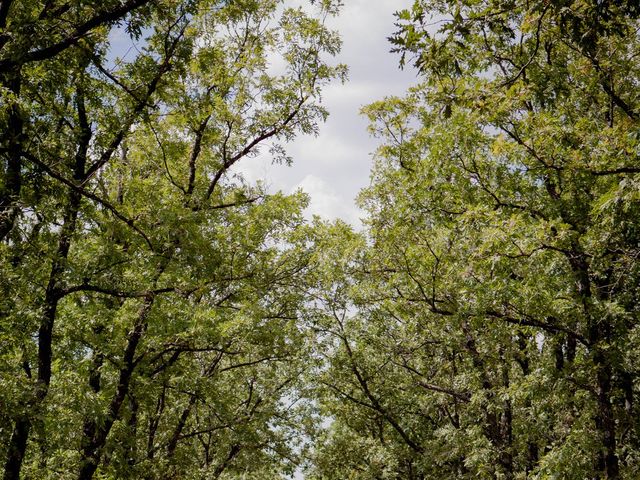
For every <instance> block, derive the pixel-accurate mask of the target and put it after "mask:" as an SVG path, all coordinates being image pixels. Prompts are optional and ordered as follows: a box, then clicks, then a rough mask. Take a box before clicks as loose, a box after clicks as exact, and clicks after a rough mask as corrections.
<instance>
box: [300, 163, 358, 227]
mask: <svg viewBox="0 0 640 480" xmlns="http://www.w3.org/2000/svg"><path fill="white" fill-rule="evenodd" d="M297 190H302V191H304V192H305V193H307V194H308V195H309V197H310V203H309V207H307V210H306V212H305V213H306V216H307V218H311V217H312V216H313V215H318V216H319V217H321V218H323V219H325V220H333V219H335V218H341V219H342V220H344V221H345V222H348V223H351V224H352V225H356V224H358V223H359V217H360V211H359V210H358V209H357V208H356V206H355V205H354V204H353V203H352V202H351V203H347V204H345V202H344V200H343V198H342V196H341V195H340V194H338V193H337V192H336V191H335V190H334V189H333V188H331V186H330V185H328V184H327V182H326V181H325V180H323V179H322V178H319V177H316V176H315V175H311V174H310V175H307V176H306V177H304V178H303V179H302V181H301V182H300V183H299V184H298V185H296V186H295V187H294V188H293V189H292V190H291V193H293V192H295V191H297Z"/></svg>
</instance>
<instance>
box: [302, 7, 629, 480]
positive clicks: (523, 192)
mask: <svg viewBox="0 0 640 480" xmlns="http://www.w3.org/2000/svg"><path fill="white" fill-rule="evenodd" d="M639 14H640V12H639V11H638V7H637V5H636V3H635V2H618V1H607V0H605V1H596V0H567V1H560V2H549V1H536V0H532V1H530V0H528V1H524V0H522V1H521V0H487V1H466V0H459V1H457V0H442V1H438V0H417V1H416V2H415V3H414V6H413V8H412V9H410V10H407V11H402V12H399V14H398V24H397V26H398V32H397V33H396V34H395V35H394V37H393V38H392V42H393V44H394V48H395V49H396V50H398V51H399V52H401V53H402V55H403V61H413V62H414V64H415V66H416V67H417V68H418V69H419V71H420V73H421V77H422V79H423V82H422V83H421V84H420V85H419V86H416V87H415V88H412V89H411V90H410V91H409V92H408V93H407V95H406V96H405V97H404V98H387V99H384V100H382V101H380V102H377V103H374V104H373V105H370V106H368V107H366V108H365V110H364V113H365V114H366V115H367V116H368V117H369V119H370V120H371V129H372V132H373V134H374V135H376V136H378V137H379V138H380V139H381V140H382V143H383V145H382V146H381V147H380V149H379V151H378V153H377V161H376V165H375V168H374V172H373V175H372V183H371V186H370V187H369V188H367V189H366V190H365V191H364V192H363V193H362V194H361V197H360V201H361V205H362V207H363V208H364V209H365V210H366V212H367V214H368V216H367V220H366V222H367V223H366V232H365V233H364V235H363V236H362V237H360V236H358V235H355V234H353V233H351V232H350V231H348V230H346V231H345V229H341V228H339V227H338V226H336V227H333V228H332V229H328V230H327V231H325V232H324V233H323V234H322V235H323V238H324V242H326V246H325V247H324V250H325V251H324V252H323V254H322V257H321V258H318V259H317V262H319V264H323V263H325V262H329V263H330V264H332V265H333V266H332V267H331V268H330V270H329V271H326V270H327V268H328V267H327V266H325V267H324V270H323V271H325V273H326V275H325V278H324V279H323V280H322V281H321V282H320V284H323V285H324V287H321V288H319V294H318V295H319V299H320V300H319V304H320V307H321V308H319V309H318V312H317V315H318V324H319V327H318V331H319V332H320V333H319V341H320V345H321V348H320V349H319V355H322V356H323V358H324V359H325V360H324V362H323V363H322V365H321V366H320V367H319V370H318V372H317V373H316V375H315V377H316V378H318V379H319V381H318V382H317V383H316V384H317V387H316V388H317V389H316V392H315V394H316V395H317V397H318V399H319V400H318V401H319V405H320V408H321V410H322V412H323V413H324V415H326V416H327V417H329V418H331V419H332V423H331V425H330V427H329V428H327V429H325V430H324V431H322V432H320V433H319V435H318V443H317V448H316V450H315V453H314V455H315V456H314V459H313V462H312V466H311V467H310V469H309V478H313V479H318V480H320V479H323V480H329V479H338V478H340V479H347V478H349V479H416V480H417V479H442V478H487V479H492V478H504V479H517V478H521V479H524V478H540V479H551V478H566V479H586V478H608V479H614V478H628V479H634V478H638V477H640V459H639V458H638V452H639V447H640V443H639V442H640V437H639V435H640V424H639V423H638V418H640V417H639V416H638V411H637V408H638V407H637V402H638V394H639V386H638V375H639V373H640V372H639V370H638V365H639V364H638V352H639V350H638V347H639V345H638V334H639V333H640V330H639V326H638V325H639V322H638V320H639V311H638V301H639V300H640V298H639V296H640V290H639V285H640V276H639V275H640V269H639V265H640V263H639V262H638V256H639V254H640V235H639V234H640V231H639V229H638V218H639V217H638V214H639V213H640V203H639V200H640V196H639V192H640V189H639V187H640V183H639V178H640V177H639V175H638V174H639V173H640V163H639V161H638V158H639V154H640V137H639V135H638V133H639V127H640V124H639V115H640V96H639V93H638V92H639V91H638V88H637V86H638V81H639V79H640V70H639V68H640V63H639V62H638V55H639V54H640V43H639V41H638V34H637V32H638V29H639V28H640V23H639V21H638V16H639ZM336 265H339V267H336ZM327 282H328V283H327ZM328 285H330V288H328V287H327V286H328Z"/></svg>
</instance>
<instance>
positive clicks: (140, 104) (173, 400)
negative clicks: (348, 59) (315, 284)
mask: <svg viewBox="0 0 640 480" xmlns="http://www.w3.org/2000/svg"><path fill="white" fill-rule="evenodd" d="M306 11H307V12H312V13H305V11H303V10H302V9H293V8H286V5H283V4H282V2H280V1H277V0H273V1H271V0H262V1H253V0H237V1H236V0H234V1H218V0H202V1H178V0H166V1H165V0H161V1H153V2H151V1H148V0H128V1H123V0H110V1H103V0H99V1H84V0H82V1H80V0H77V1H76V0H74V1H68V2H55V1H40V0H34V1H11V0H3V1H2V2H1V3H0V83H1V87H0V99H1V100H0V104H1V105H2V107H1V109H0V132H1V133H0V135H1V138H0V155H1V157H2V170H1V171H0V176H1V180H0V240H2V242H1V243H0V282H1V283H0V288H1V292H2V294H1V298H0V315H1V318H2V320H1V323H0V457H1V458H2V465H3V467H4V478H5V479H6V480H9V479H17V478H33V479H45V478H52V479H53V478H55V479H63V478H79V479H89V478H92V477H93V478H113V479H115V478H117V479H125V478H132V479H139V478H146V479H166V478H219V477H222V476H225V475H226V476H227V477H226V478H229V476H233V475H240V474H242V475H244V476H243V477H242V478H260V479H262V478H280V477H281V476H282V475H284V474H286V473H287V472H290V471H291V470H292V469H293V468H295V464H296V455H297V454H298V450H297V449H296V443H297V442H298V437H297V436H295V435H293V434H292V432H293V430H292V429H293V427H294V426H298V425H299V424H300V422H301V421H302V420H300V418H299V415H300V414H301V413H302V412H301V411H300V410H299V409H297V408H293V407H292V404H295V400H296V398H297V395H298V392H299V387H298V384H299V380H300V374H301V371H302V365H303V363H304V357H305V355H304V352H305V351H306V349H307V340H306V338H305V337H304V336H303V335H302V330H301V328H300V325H299V324H298V323H297V322H296V319H297V317H298V312H299V310H300V308H301V306H302V301H303V289H302V285H303V284H304V275H305V274H306V273H305V272H306V269H307V263H308V257H309V248H308V245H307V242H306V240H305V238H304V233H303V232H298V227H299V226H300V225H301V222H302V214H301V211H302V209H303V208H304V205H305V202H306V199H305V198H304V196H302V195H301V194H298V195H293V196H288V197H287V196H284V195H280V194H277V195H267V194H266V193H265V191H264V189H263V188H262V187H260V186H259V185H258V186H256V185H249V184H247V183H246V182H245V181H244V180H243V179H242V177H240V176H238V175H237V174H236V173H234V168H235V165H236V164H237V163H238V162H241V161H242V160H243V159H244V158H247V157H249V156H253V155H255V154H256V153H257V152H258V149H259V148H260V146H261V145H266V146H268V148H270V150H271V153H272V155H273V158H274V159H275V161H276V162H282V161H288V158H287V157H286V154H285V151H284V149H283V148H282V146H280V145H281V144H282V143H283V142H285V141H287V140H289V139H291V138H292V137H293V136H294V135H295V134H296V133H298V132H306V133H313V132H315V129H316V125H317V122H318V121H321V120H322V119H323V118H324V116H325V115H326V113H325V111H324V110H323V109H322V108H321V107H320V105H319V103H318V100H319V92H320V88H321V87H322V86H323V85H325V84H326V83H327V82H328V81H330V80H331V79H333V78H336V77H341V76H342V75H343V73H344V72H343V67H340V66H338V67H332V66H330V65H328V64H327V63H326V57H327V56H330V55H333V54H335V53H336V52H337V50H338V48H339V40H338V38H337V37H336V35H335V34H334V33H332V32H330V31H328V30H327V29H326V28H325V27H324V26H323V19H324V18H325V17H326V15H329V14H332V13H334V11H335V8H334V6H332V5H331V3H330V2H321V4H316V5H313V6H310V7H309V8H307V9H306ZM313 12H315V13H313ZM123 44H124V45H128V47H129V48H128V50H123V49H122V46H120V47H118V45H123ZM118 48H119V49H120V50H118ZM118 57H122V58H118ZM274 64H275V65H278V68H274V67H273V65H274Z"/></svg>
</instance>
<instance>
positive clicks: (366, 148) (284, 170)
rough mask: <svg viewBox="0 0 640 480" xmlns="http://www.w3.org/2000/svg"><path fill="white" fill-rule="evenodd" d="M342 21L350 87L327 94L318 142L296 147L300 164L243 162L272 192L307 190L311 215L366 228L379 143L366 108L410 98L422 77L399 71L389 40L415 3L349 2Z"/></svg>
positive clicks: (309, 139)
mask: <svg viewBox="0 0 640 480" xmlns="http://www.w3.org/2000/svg"><path fill="white" fill-rule="evenodd" d="M344 3H345V6H344V7H343V9H342V12H341V14H340V16H339V17H337V18H334V19H331V20H330V22H329V26H330V27H331V28H333V29H336V30H338V31H339V32H340V34H341V36H342V39H343V42H344V43H343V47H342V52H341V54H340V55H339V57H338V58H337V59H336V62H337V63H338V62H339V63H345V64H347V65H348V67H349V79H348V81H347V82H346V83H345V84H340V83H335V84H333V85H331V86H329V87H328V88H326V89H325V90H324V93H323V103H324V105H325V107H326V108H327V109H328V110H329V115H330V116H329V119H328V120H327V122H326V123H325V124H323V125H321V126H320V134H319V135H318V136H317V137H313V136H301V137H298V138H297V139H296V140H295V141H294V142H292V143H291V144H289V145H288V148H287V150H288V152H289V154H290V155H291V156H292V157H293V165H292V166H291V167H287V166H284V165H272V164H271V159H270V158H269V157H268V156H266V155H265V156H261V157H257V158H253V159H246V160H243V163H242V165H241V166H240V169H241V171H242V172H243V173H244V174H245V175H246V177H247V178H248V180H250V181H256V180H262V181H265V182H266V184H267V185H269V187H270V189H271V190H272V191H277V190H282V191H284V192H286V193H290V192H293V191H295V190H297V189H298V188H302V189H303V190H304V191H305V192H307V193H308V194H309V195H310V197H311V205H310V207H309V209H308V212H307V213H308V214H309V215H313V214H317V215H320V216H321V217H323V218H326V219H334V218H342V219H343V220H345V221H347V222H349V223H351V224H353V225H354V226H358V225H359V217H360V216H361V214H360V212H359V211H358V209H357V207H356V206H355V203H354V198H355V196H356V195H357V194H358V192H359V191H360V189H361V188H363V187H365V186H367V185H368V184H369V171H370V167H371V154H372V153H373V152H374V150H375V148H376V145H377V143H376V141H375V139H373V138H371V137H370V136H369V134H368V132H367V121H366V119H365V118H364V117H362V116H361V115H360V114H359V111H360V108H361V107H363V106H364V105H367V104H369V103H371V102H373V101H376V100H380V99H382V98H384V97H385V96H389V95H402V94H403V93H404V92H405V91H406V89H407V88H408V87H409V85H411V84H412V83H415V80H416V77H415V72H414V71H413V70H412V69H411V68H410V67H407V68H406V69H405V70H404V71H402V70H400V69H399V68H398V59H399V58H398V55H397V54H392V53H389V50H390V48H391V46H390V44H389V42H388V41H387V37H388V36H389V35H391V33H393V31H394V16H393V13H394V12H396V11H397V10H400V9H402V8H407V7H409V6H410V5H411V3H413V2H412V0H345V1H344Z"/></svg>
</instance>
